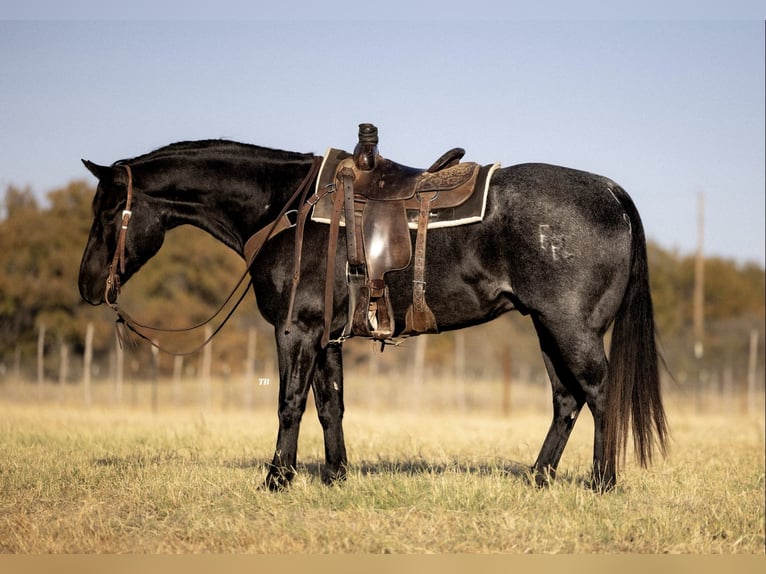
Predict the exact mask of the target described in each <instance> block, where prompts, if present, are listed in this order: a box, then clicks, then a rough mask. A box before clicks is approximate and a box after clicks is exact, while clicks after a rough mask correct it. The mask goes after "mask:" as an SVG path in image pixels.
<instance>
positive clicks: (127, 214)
mask: <svg viewBox="0 0 766 574" xmlns="http://www.w3.org/2000/svg"><path fill="white" fill-rule="evenodd" d="M321 163H322V157H321V156H320V157H315V158H314V160H313V162H312V164H311V168H310V169H309V171H308V173H307V174H306V176H305V177H304V178H303V180H302V181H301V183H300V185H299V186H298V188H297V189H296V190H295V192H294V193H293V194H292V196H291V197H290V199H288V200H287V202H286V203H285V205H284V207H282V209H281V211H280V212H279V215H278V216H277V218H276V219H274V220H272V221H271V222H269V223H268V224H267V225H265V226H263V227H262V228H261V229H259V230H258V231H257V232H255V233H254V234H253V235H252V236H250V238H249V239H248V240H247V242H246V243H245V245H244V248H243V251H244V255H245V261H246V267H245V271H244V273H243V274H242V276H241V277H240V279H239V281H237V284H236V285H235V286H234V288H233V289H232V290H231V292H230V293H229V295H228V297H226V300H225V301H224V302H223V303H222V304H221V306H220V307H219V308H218V310H217V311H216V312H215V313H213V315H212V316H211V317H210V318H209V319H206V320H205V321H203V322H202V323H199V324H197V325H194V326H192V327H186V328H181V329H163V328H159V327H152V326H149V325H144V324H142V323H140V322H138V321H136V320H135V319H133V318H132V317H131V316H130V315H128V313H126V312H125V311H124V310H123V309H121V308H120V307H119V306H118V305H117V296H118V295H119V293H120V287H121V286H120V277H119V275H118V273H117V269H118V268H119V272H120V273H123V274H124V273H125V242H126V237H127V233H128V224H129V223H130V218H131V216H132V211H131V206H132V203H133V173H132V171H131V169H130V166H129V165H127V164H122V167H124V168H125V171H126V173H127V176H128V189H127V198H126V202H125V209H123V211H122V217H121V222H120V231H119V234H118V237H117V246H116V248H115V251H114V256H113V257H112V262H111V264H110V265H109V273H108V275H107V278H106V287H105V288H106V291H105V294H104V301H105V302H106V304H107V305H109V307H110V308H111V309H112V310H113V311H114V312H115V313H116V314H117V324H118V326H119V325H120V324H123V325H125V326H126V327H127V328H128V329H130V330H131V331H133V332H134V333H135V334H136V335H138V336H139V337H141V338H142V339H144V340H146V341H148V342H149V343H151V344H152V346H154V347H156V348H157V349H159V350H161V351H164V352H166V353H169V354H171V355H191V354H193V353H196V352H197V351H199V350H200V349H201V348H202V347H204V346H205V345H207V344H208V343H209V342H210V341H211V340H212V339H213V338H214V337H215V336H216V335H217V334H218V333H219V332H220V330H221V329H222V328H223V326H224V325H225V324H226V323H227V321H228V320H229V319H230V318H231V316H232V315H233V314H234V311H236V310H237V308H238V307H239V305H240V303H242V301H243V300H244V298H245V295H247V292H248V291H249V289H250V286H251V285H252V278H250V268H251V267H252V265H253V262H254V261H255V258H256V257H257V255H258V253H259V252H260V250H261V248H262V247H263V246H264V245H265V244H266V242H267V241H268V240H269V239H271V238H272V237H274V236H276V235H277V234H279V233H281V232H282V231H284V230H286V229H289V228H291V227H295V225H296V221H293V219H292V218H291V216H290V214H291V213H295V211H294V210H290V209H289V207H290V206H291V205H293V203H295V201H296V200H297V199H298V198H299V196H300V203H299V205H300V206H301V210H300V213H299V216H301V217H300V219H299V220H298V221H297V224H298V226H299V228H300V229H299V231H300V232H301V233H300V234H299V237H298V238H297V239H296V244H299V243H301V242H302V237H301V236H302V227H303V223H304V221H305V212H307V211H308V210H307V209H306V206H307V205H308V203H306V195H307V191H308V188H309V184H310V183H311V182H312V181H313V180H314V179H315V178H316V176H317V174H318V172H319V167H320V165H321ZM309 201H311V200H309ZM313 205H314V203H311V207H313ZM296 247H297V252H300V247H299V246H298V245H296ZM295 264H296V267H297V268H296V270H295V272H294V282H293V292H292V294H291V301H290V307H291V309H290V313H289V314H288V324H287V325H286V326H285V329H286V330H289V325H290V322H291V315H292V302H293V299H294V297H295V288H296V287H297V281H295V279H297V277H299V274H300V271H299V270H300V258H299V257H298V258H297V259H296V261H295ZM245 280H247V285H246V286H245V289H244V290H243V291H242V293H241V294H240V295H239V297H238V298H237V300H236V302H235V303H234V307H233V308H232V309H231V310H230V311H229V312H228V313H227V314H226V316H225V317H224V319H223V321H222V322H221V324H220V325H218V326H217V327H216V328H215V329H214V330H213V331H212V333H211V334H210V335H209V336H207V337H206V338H205V340H204V341H203V342H202V343H201V344H200V345H198V346H197V347H195V348H194V349H192V350H190V351H184V352H177V351H169V350H167V349H164V348H162V347H160V345H159V344H158V343H157V341H156V340H154V339H152V338H151V337H149V336H148V335H147V334H145V333H143V332H142V331H145V330H148V331H155V332H158V333H182V332H190V331H195V330H197V329H200V328H202V327H204V326H205V325H207V324H208V323H211V322H212V321H213V320H214V319H215V318H216V317H217V316H218V315H219V314H220V313H221V312H222V311H223V310H224V308H225V307H226V306H227V305H228V304H229V302H230V301H231V300H232V299H234V296H235V295H236V293H237V291H239V289H240V287H241V286H242V284H243V283H245ZM111 293H114V301H110V299H109V297H110V294H111ZM118 335H119V338H120V341H123V340H124V337H123V336H122V335H121V334H120V332H119V329H118Z"/></svg>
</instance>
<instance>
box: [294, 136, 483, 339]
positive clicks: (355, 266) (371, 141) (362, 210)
mask: <svg viewBox="0 0 766 574" xmlns="http://www.w3.org/2000/svg"><path fill="white" fill-rule="evenodd" d="M464 154H465V150H463V149H461V148H454V149H451V150H449V151H448V152H447V153H445V154H444V155H442V156H441V157H440V158H439V159H437V160H436V161H435V162H434V163H433V165H432V166H431V167H429V168H428V169H425V170H424V169H417V168H412V167H407V166H405V165H401V164H398V163H395V162H393V161H391V160H389V159H385V158H383V157H381V155H380V153H379V151H378V129H377V127H375V126H374V125H372V124H368V123H365V124H359V141H358V143H357V145H356V147H355V149H354V153H353V154H348V153H347V152H344V151H342V150H335V149H331V150H330V151H329V152H328V154H327V156H326V157H325V160H324V163H323V165H322V169H321V172H320V174H319V176H318V180H317V189H316V192H315V193H314V196H313V197H311V198H309V199H308V201H307V202H306V203H305V204H304V206H303V209H302V211H305V210H311V209H313V211H314V213H313V215H312V219H314V220H318V221H324V222H327V217H329V224H330V239H329V243H328V252H327V275H326V281H325V330H324V336H323V339H322V346H325V345H327V343H328V342H329V332H330V323H331V320H332V312H333V287H334V272H333V270H334V269H335V260H336V251H337V244H338V236H339V228H340V227H341V226H342V225H343V226H345V239H346V248H347V249H346V252H347V280H348V285H349V318H350V320H349V322H348V324H347V325H346V327H345V329H344V331H343V335H342V336H341V339H340V340H343V339H345V338H347V337H349V336H362V337H367V338H372V339H376V340H379V341H382V342H391V341H392V339H393V336H394V332H395V325H394V313H393V309H392V306H391V300H390V297H389V291H388V285H386V282H385V274H386V273H387V272H389V271H397V270H401V269H405V268H406V267H408V266H409V265H410V263H411V262H412V263H413V280H412V283H413V288H412V303H411V305H410V306H409V308H408V309H407V313H406V318H405V329H404V330H403V332H402V336H411V335H418V334H421V333H436V332H438V325H437V322H436V318H435V317H434V314H433V312H432V311H431V309H430V308H429V306H428V304H427V303H426V297H425V291H426V282H425V264H426V239H427V232H428V228H429V221H430V220H431V218H432V214H437V213H439V212H440V210H441V212H449V210H452V211H455V209H459V207H458V206H461V205H462V204H465V203H466V202H468V201H469V199H470V198H471V197H472V196H473V195H477V196H479V197H478V198H477V200H478V205H479V208H480V209H479V211H480V212H481V214H482V215H483V208H484V198H483V197H481V196H482V195H483V194H482V193H481V192H477V194H474V191H475V190H478V189H479V188H483V192H484V193H486V187H487V185H488V182H489V178H490V176H491V173H492V171H493V170H494V169H495V168H496V167H497V164H495V165H491V166H483V167H482V166H480V165H479V164H476V163H469V162H466V163H460V159H461V158H462V157H463V155H464ZM477 182H478V184H477ZM322 200H324V201H322ZM477 200H476V199H475V200H474V201H473V203H474V204H476V203H477ZM321 208H324V210H325V219H322V218H321V217H319V218H317V211H318V210H320V209H321ZM445 210H446V211H445ZM408 212H409V216H408ZM450 213H451V212H450ZM304 219H305V213H304V214H303V217H299V221H298V230H297V233H298V240H297V241H296V274H295V276H294V278H293V279H294V281H293V298H294V294H295V287H297V281H298V280H299V279H298V277H299V275H298V273H299V269H300V249H301V247H300V243H301V242H302V239H301V235H302V228H303V220H304ZM480 219H481V217H480V216H479V217H474V218H472V219H469V220H463V221H478V220H480ZM457 224H459V223H457V222H452V223H449V222H448V223H446V225H457ZM411 227H412V228H413V229H416V230H417V231H416V237H415V252H414V259H413V249H412V237H411V232H410V228H411ZM291 316H292V298H291V305H290V310H289V311H288V323H289V321H290V318H291Z"/></svg>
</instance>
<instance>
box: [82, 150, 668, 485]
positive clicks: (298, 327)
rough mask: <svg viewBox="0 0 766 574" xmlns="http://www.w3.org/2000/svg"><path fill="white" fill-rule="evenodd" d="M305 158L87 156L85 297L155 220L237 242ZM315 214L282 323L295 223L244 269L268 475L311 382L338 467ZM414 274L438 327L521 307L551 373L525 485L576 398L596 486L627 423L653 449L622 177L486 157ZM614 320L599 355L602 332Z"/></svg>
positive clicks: (646, 300) (322, 245)
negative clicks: (259, 360) (479, 185)
mask: <svg viewBox="0 0 766 574" xmlns="http://www.w3.org/2000/svg"><path fill="white" fill-rule="evenodd" d="M314 161H315V156H314V155H311V154H301V153H292V152H286V151H279V150H273V149H268V148H263V147H258V146H252V145H245V144H240V143H234V142H228V141H199V142H184V143H176V144H172V145H169V146H167V147H164V148H161V149H159V150H156V151H154V152H151V153H149V154H146V155H142V156H140V157H136V158H134V159H129V160H122V161H119V162H117V163H115V164H113V165H112V166H110V167H106V166H99V165H96V164H93V163H91V162H88V161H85V162H84V163H85V165H86V166H87V168H88V169H89V170H90V172H91V173H93V175H95V176H96V177H97V178H98V180H99V185H98V189H97V191H96V195H95V198H94V200H93V215H94V217H93V224H92V227H91V230H90V236H89V238H88V242H87V245H86V247H85V251H84V253H83V258H82V263H81V266H80V274H79V288H80V293H81V295H82V297H83V299H85V301H87V302H89V303H91V304H93V305H99V304H101V303H104V302H105V295H106V293H107V292H110V288H109V287H107V288H106V289H105V284H106V281H107V278H108V277H109V276H110V275H111V276H112V278H116V280H118V281H119V282H120V283H121V284H123V285H124V284H125V282H126V281H127V280H128V279H129V278H130V277H131V276H132V275H133V274H134V273H135V272H136V271H138V270H139V269H140V268H141V266H142V265H144V263H146V262H147V261H148V260H149V259H150V258H151V257H152V256H153V255H154V254H155V253H157V251H158V250H159V249H160V246H161V245H162V242H163V238H164V235H165V232H166V231H167V230H169V229H172V228H174V227H176V226H179V225H184V224H190V225H194V226H196V227H199V228H201V229H203V230H205V231H207V232H208V233H210V234H211V235H213V236H214V237H215V238H217V239H218V240H220V241H222V242H223V243H224V244H226V245H227V246H229V247H230V248H232V249H234V250H235V251H236V252H237V253H239V254H241V255H242V254H244V245H245V242H246V241H247V239H248V238H249V237H251V236H252V235H253V234H254V233H255V232H256V231H259V230H261V229H263V228H264V227H265V226H267V225H268V224H269V223H270V222H272V221H274V220H275V218H277V217H278V215H279V213H280V212H281V210H282V209H283V208H285V207H286V205H285V204H286V203H288V202H289V199H290V197H291V195H293V192H294V191H295V190H296V188H298V187H299V185H300V182H301V181H302V179H303V178H304V177H306V176H307V174H308V173H309V170H310V168H311V167H312V165H313V164H314ZM126 166H129V168H130V169H126ZM130 174H132V175H130ZM129 176H130V177H132V181H131V188H132V198H131V206H130V208H129V209H130V210H131V211H132V217H131V218H130V221H129V226H128V227H129V230H128V231H127V232H126V233H124V238H123V240H124V244H120V245H118V242H119V236H120V227H121V222H122V221H123V219H122V215H121V212H122V210H123V209H125V204H126V201H127V197H126V195H127V189H128V177H129ZM312 185H313V182H312ZM291 207H292V208H295V207H297V205H292V206H291ZM328 229H329V226H327V225H325V224H321V223H315V222H312V221H308V222H307V224H306V228H305V234H304V241H303V259H302V265H301V270H302V279H301V282H300V285H299V288H298V290H297V296H296V299H295V309H294V313H293V317H294V324H293V328H292V329H291V330H290V331H289V333H287V332H285V330H284V329H283V328H282V326H283V325H285V323H286V320H287V309H288V299H289V296H290V291H291V282H292V275H293V261H294V259H293V251H294V239H295V230H294V229H290V230H287V231H285V232H283V233H280V234H278V235H276V236H275V237H273V238H272V239H270V240H269V241H267V242H266V243H265V245H264V246H263V248H262V249H261V251H260V252H259V253H258V255H257V257H256V258H255V261H254V264H253V265H252V267H251V271H250V274H251V277H252V282H253V288H254V291H255V295H256V298H257V303H258V308H259V309H260V312H261V313H262V314H263V316H264V318H265V319H266V320H267V321H268V322H269V323H271V324H272V325H274V326H275V336H276V343H277V351H278V355H279V432H278V435H277V444H276V450H275V454H274V458H273V461H272V462H271V465H270V467H269V472H268V475H267V477H266V485H267V486H268V487H269V488H271V489H273V490H278V489H281V488H283V487H285V486H286V485H287V484H289V482H290V480H291V479H292V478H293V476H294V474H295V466H296V450H297V443H298V430H299V426H300V422H301V417H302V415H303V413H304V409H305V406H306V399H307V397H308V392H309V388H311V389H312V390H313V393H314V398H315V402H316V407H317V411H318V415H319V421H320V423H321V425H322V429H323V431H324V444H325V457H326V464H325V465H324V467H323V468H322V480H323V481H324V482H326V483H331V482H334V481H338V480H342V479H344V478H345V476H346V466H347V458H346V447H345V442H344V437H343V428H342V418H343V412H344V405H343V368H342V354H341V351H342V349H341V347H342V345H341V344H340V343H338V342H337V341H336V342H334V343H333V342H331V343H330V344H329V345H327V346H324V347H323V346H322V344H321V339H322V334H323V323H324V283H325V272H324V270H325V263H326V261H327V242H328V235H329V234H328ZM118 252H121V254H118ZM345 253H346V246H345V242H344V241H342V240H341V241H340V242H339V243H338V256H337V258H336V267H335V290H334V302H333V308H334V309H333V320H332V337H333V338H336V337H338V335H340V333H341V332H342V330H343V327H344V326H345V325H346V320H347V314H348V288H347V284H346V269H345ZM118 255H120V256H118ZM118 259H119V263H120V264H119V265H117V263H118ZM110 262H111V263H112V265H111V266H110ZM110 267H111V269H112V272H111V273H110ZM412 276H413V271H412V266H411V265H410V267H408V268H406V269H404V270H402V271H396V272H390V273H388V274H387V275H386V282H387V284H388V285H389V287H390V293H391V300H392V304H393V310H394V318H395V324H396V325H397V327H398V329H397V332H398V331H400V330H401V328H402V326H403V325H404V324H405V321H404V314H405V311H406V309H407V307H408V306H409V304H410V301H411V293H412ZM426 281H427V283H428V293H427V298H428V304H429V306H430V308H431V310H432V311H433V313H434V315H435V316H436V318H437V320H438V325H439V329H440V330H442V331H447V330H452V329H461V328H464V327H469V326H472V325H477V324H479V323H483V322H486V321H489V320H491V319H494V318H495V317H498V316H499V315H501V314H502V313H505V312H507V311H511V310H517V311H520V312H521V313H523V314H526V315H529V316H530V317H531V319H532V321H533V323H534V326H535V329H536V330H537V334H538V337H539V340H540V348H541V350H542V354H543V360H544V361H545V366H546V368H547V371H548V375H549V377H550V380H551V385H552V387H553V420H552V423H551V426H550V429H549V430H548V434H547V435H546V437H545V441H544V443H543V445H542V448H541V450H540V454H539V455H538V457H537V460H536V462H535V463H534V466H533V467H532V471H533V473H534V477H535V481H536V482H537V483H538V484H545V483H547V481H548V480H549V479H550V478H551V477H552V476H553V475H554V474H555V471H556V467H557V465H558V463H559V460H560V458H561V454H562V452H563V450H564V447H565V445H566V443H567V440H568V438H569V435H570V433H571V431H572V428H573V426H574V424H575V421H576V420H577V416H578V414H579V412H580V410H581V409H582V408H583V406H584V405H586V404H587V405H588V408H589V409H590V411H591V413H592V415H593V419H594V425H595V436H594V444H593V485H594V487H596V488H598V489H600V490H608V489H610V488H612V487H613V486H614V484H615V481H616V469H617V462H618V461H619V460H621V459H622V456H623V453H624V451H625V448H626V443H627V436H628V434H629V431H632V434H633V442H634V445H635V453H636V456H637V459H638V461H639V462H640V463H641V464H642V465H646V464H648V463H649V462H650V461H651V458H652V452H653V450H654V449H655V448H657V447H658V448H659V449H660V451H662V452H664V450H665V444H666V437H667V427H666V419H665V414H664V410H663V406H662V400H661V394H660V381H659V374H658V359H657V350H656V346H655V338H654V337H655V333H654V319H653V312H652V301H651V296H650V293H649V278H648V271H647V256H646V242H645V237H644V230H643V226H642V224H641V220H640V218H639V215H638V212H637V210H636V207H635V205H634V204H633V202H632V200H631V199H630V197H629V196H628V195H627V193H626V192H625V191H624V190H623V189H622V188H621V187H620V186H618V185H617V184H615V183H614V182H613V181H611V180H610V179H607V178H605V177H601V176H598V175H594V174H591V173H586V172H583V171H576V170H572V169H568V168H563V167H556V166H552V165H545V164H524V165H516V166H512V167H507V168H503V169H499V170H497V171H496V172H495V173H494V174H493V176H492V179H491V183H490V186H489V195H488V198H487V205H486V212H485V217H484V220H483V221H482V222H480V223H473V224H469V225H465V226H460V227H451V228H444V229H433V230H431V231H429V234H428V244H427V257H426ZM112 295H113V296H115V297H116V293H111V292H110V296H109V298H110V299H111V296H112ZM612 324H614V328H613V332H612V343H611V350H610V354H609V360H607V356H606V354H605V351H604V344H603V337H604V334H605V333H606V331H607V329H608V328H609V326H610V325H612Z"/></svg>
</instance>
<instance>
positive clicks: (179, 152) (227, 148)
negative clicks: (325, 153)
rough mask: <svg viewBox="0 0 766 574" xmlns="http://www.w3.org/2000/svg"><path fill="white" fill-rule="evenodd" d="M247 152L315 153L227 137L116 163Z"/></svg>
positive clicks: (271, 155) (280, 156) (279, 157)
mask: <svg viewBox="0 0 766 574" xmlns="http://www.w3.org/2000/svg"><path fill="white" fill-rule="evenodd" d="M222 153H223V154H227V155H228V154H237V155H239V154H246V155H248V156H251V157H255V158H258V159H262V160H266V161H290V160H295V159H303V158H311V157H313V154H310V153H298V152H291V151H285V150H280V149H273V148H268V147H263V146H258V145H254V144H246V143H240V142H235V141H231V140H225V139H208V140H191V141H180V142H175V143H171V144H169V145H166V146H163V147H160V148H157V149H155V150H153V151H150V152H149V153H145V154H142V155H139V156H136V157H134V158H130V159H122V160H119V161H118V162H115V164H122V163H131V164H132V163H141V162H145V161H152V160H158V159H162V158H170V157H178V156H183V157H186V158H189V157H190V156H199V155H203V154H211V155H213V154H222Z"/></svg>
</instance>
